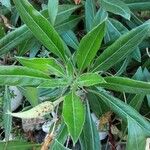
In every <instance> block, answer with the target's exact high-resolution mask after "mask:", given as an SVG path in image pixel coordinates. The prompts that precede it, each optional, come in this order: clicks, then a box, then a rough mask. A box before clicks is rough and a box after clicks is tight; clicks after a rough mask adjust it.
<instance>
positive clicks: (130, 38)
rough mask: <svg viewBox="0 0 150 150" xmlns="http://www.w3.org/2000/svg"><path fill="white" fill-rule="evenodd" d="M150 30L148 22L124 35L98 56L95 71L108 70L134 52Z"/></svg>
mask: <svg viewBox="0 0 150 150" xmlns="http://www.w3.org/2000/svg"><path fill="white" fill-rule="evenodd" d="M149 32H150V22H147V23H145V24H143V25H141V26H139V27H137V28H135V29H133V30H131V31H129V32H128V33H126V34H124V35H122V36H121V37H120V38H119V39H118V40H116V42H114V43H113V44H112V45H111V46H109V47H108V48H107V49H105V50H104V52H103V53H102V54H101V55H100V56H99V57H98V59H97V60H96V62H95V67H94V70H93V71H97V70H103V71H106V70H108V69H109V68H111V67H112V66H113V65H115V64H116V63H118V62H120V61H121V60H123V59H124V58H125V57H126V56H127V55H128V54H130V53H131V52H133V50H134V49H135V48H136V47H137V46H138V45H139V44H140V43H141V42H142V40H143V39H144V38H145V37H146V36H147V35H148V34H149Z"/></svg>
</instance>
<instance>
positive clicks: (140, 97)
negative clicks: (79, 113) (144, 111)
mask: <svg viewBox="0 0 150 150" xmlns="http://www.w3.org/2000/svg"><path fill="white" fill-rule="evenodd" d="M144 97H145V95H144V94H136V95H135V96H134V97H133V98H132V99H131V101H130V103H129V105H130V106H131V107H133V108H134V109H135V110H137V111H140V108H141V106H142V103H143V101H144Z"/></svg>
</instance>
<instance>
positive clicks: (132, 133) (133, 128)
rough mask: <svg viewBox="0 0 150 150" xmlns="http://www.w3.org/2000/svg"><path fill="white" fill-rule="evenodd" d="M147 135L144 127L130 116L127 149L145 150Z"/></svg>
mask: <svg viewBox="0 0 150 150" xmlns="http://www.w3.org/2000/svg"><path fill="white" fill-rule="evenodd" d="M145 145H146V135H145V132H144V131H143V129H142V128H141V127H140V126H139V125H138V124H137V122H136V121H134V120H133V119H132V118H130V117H128V140H127V145H126V150H131V149H134V150H145V147H146V146H145Z"/></svg>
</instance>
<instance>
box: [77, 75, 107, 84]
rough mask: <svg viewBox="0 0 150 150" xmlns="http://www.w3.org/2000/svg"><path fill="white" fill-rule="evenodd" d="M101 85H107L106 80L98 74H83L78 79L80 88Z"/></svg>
mask: <svg viewBox="0 0 150 150" xmlns="http://www.w3.org/2000/svg"><path fill="white" fill-rule="evenodd" d="M99 83H105V80H104V78H103V77H101V76H100V75H99V74H97V73H85V74H82V75H81V76H80V77H79V78H78V79H77V84H78V86H80V87H82V86H92V85H96V84H99Z"/></svg>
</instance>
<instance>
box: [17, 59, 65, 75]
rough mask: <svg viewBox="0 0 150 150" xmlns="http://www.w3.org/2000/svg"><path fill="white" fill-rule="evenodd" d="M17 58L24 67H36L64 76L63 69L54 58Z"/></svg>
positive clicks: (47, 72)
mask: <svg viewBox="0 0 150 150" xmlns="http://www.w3.org/2000/svg"><path fill="white" fill-rule="evenodd" d="M17 60H18V61H19V62H20V63H21V64H22V65H23V66H26V67H29V68H32V69H37V70H39V71H42V72H45V73H46V74H51V75H56V76H64V74H65V71H64V70H63V67H62V66H61V64H60V63H59V62H58V61H57V60H56V59H54V58H25V57H17Z"/></svg>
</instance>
